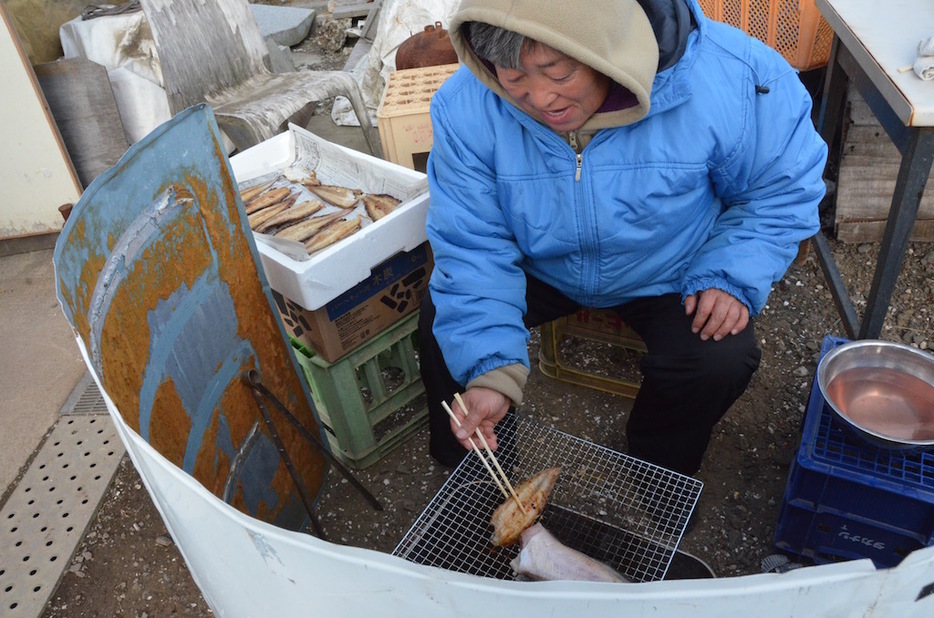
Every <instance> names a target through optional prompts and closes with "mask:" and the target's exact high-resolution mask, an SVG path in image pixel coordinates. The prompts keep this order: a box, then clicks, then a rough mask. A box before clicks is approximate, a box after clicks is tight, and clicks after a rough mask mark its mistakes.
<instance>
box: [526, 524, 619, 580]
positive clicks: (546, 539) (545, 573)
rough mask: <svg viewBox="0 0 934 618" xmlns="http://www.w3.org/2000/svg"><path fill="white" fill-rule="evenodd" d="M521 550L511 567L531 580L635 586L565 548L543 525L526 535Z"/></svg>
mask: <svg viewBox="0 0 934 618" xmlns="http://www.w3.org/2000/svg"><path fill="white" fill-rule="evenodd" d="M521 546H522V549H521V550H520V551H519V555H518V556H516V557H515V558H514V559H513V560H512V562H510V563H509V566H511V567H512V570H513V571H515V572H516V573H517V574H519V575H523V576H525V577H528V578H529V579H535V580H548V581H552V580H568V581H587V582H618V583H631V580H629V579H627V578H626V577H624V576H623V575H621V574H620V573H618V572H617V571H616V570H614V569H613V568H611V567H610V566H608V565H606V564H604V563H602V562H600V561H599V560H594V559H593V558H591V557H590V556H588V555H587V554H585V553H583V552H579V551H577V550H576V549H572V548H570V547H568V546H567V545H564V544H562V543H561V542H560V541H559V540H558V539H556V538H555V537H554V535H552V534H551V533H550V532H548V531H547V530H546V529H545V527H544V526H543V525H541V524H540V523H536V524H533V525H532V526H530V527H529V528H526V529H525V530H524V531H523V532H522V536H521Z"/></svg>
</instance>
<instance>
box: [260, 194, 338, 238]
mask: <svg viewBox="0 0 934 618" xmlns="http://www.w3.org/2000/svg"><path fill="white" fill-rule="evenodd" d="M322 208H324V202H322V201H320V200H305V201H304V202H299V203H298V204H295V205H294V206H291V207H289V208H286V209H284V210H282V211H280V212H279V213H277V214H275V215H273V216H272V217H270V218H269V219H267V220H266V221H265V222H264V223H263V224H262V225H259V226H257V227H256V228H254V229H255V230H256V231H257V232H265V231H266V230H271V229H272V228H274V227H278V226H280V225H286V224H290V223H297V222H299V221H302V220H304V219H307V218H308V217H310V216H311V215H313V214H315V213H316V212H318V211H319V210H321V209H322Z"/></svg>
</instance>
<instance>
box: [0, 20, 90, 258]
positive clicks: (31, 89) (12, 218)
mask: <svg viewBox="0 0 934 618" xmlns="http://www.w3.org/2000/svg"><path fill="white" fill-rule="evenodd" d="M0 17H2V19H0V84H2V89H0V240H2V239H6V238H16V237H21V236H31V235H35V234H44V233H50V232H58V231H60V230H61V229H62V223H63V222H64V220H63V219H62V215H61V213H60V212H59V210H58V207H59V206H61V205H62V204H65V203H74V202H76V201H78V197H79V196H80V195H81V189H80V184H79V182H78V178H77V175H76V174H75V172H74V168H73V167H72V165H71V160H70V159H69V158H68V155H67V151H66V150H65V148H64V146H63V145H62V142H61V137H60V135H59V133H58V129H57V128H56V127H55V123H54V122H53V121H52V120H51V115H50V114H49V112H48V108H47V106H46V104H45V98H44V97H43V96H42V91H41V90H40V89H39V87H38V84H37V82H36V77H35V75H34V74H33V71H32V66H31V65H30V64H29V61H28V59H27V58H26V56H25V54H24V53H23V51H22V47H21V45H20V43H19V38H18V37H17V34H16V31H15V30H14V29H13V25H12V22H11V20H10V16H9V14H8V13H7V10H6V8H5V7H4V6H3V3H2V2H0Z"/></svg>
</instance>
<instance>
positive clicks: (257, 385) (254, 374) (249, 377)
mask: <svg viewBox="0 0 934 618" xmlns="http://www.w3.org/2000/svg"><path fill="white" fill-rule="evenodd" d="M243 379H244V380H246V381H247V383H249V385H250V386H252V387H253V388H254V389H258V390H259V391H260V392H261V393H262V394H263V395H264V396H266V397H268V398H269V399H270V400H271V401H272V402H273V403H274V404H275V405H276V408H278V410H279V411H280V412H282V415H283V416H285V418H286V420H287V421H289V423H291V424H292V426H293V427H295V429H297V430H298V432H299V433H300V434H302V436H303V437H304V438H305V439H306V440H308V441H309V442H311V443H312V444H314V445H315V446H316V447H318V450H320V451H321V454H322V455H324V458H325V459H327V460H328V463H330V464H331V465H333V466H334V467H335V468H337V470H338V472H340V473H341V475H342V476H343V477H344V478H345V479H347V481H348V482H349V483H350V484H351V485H353V486H354V488H355V489H356V490H357V491H359V492H360V493H361V494H362V495H363V497H364V498H365V499H366V501H367V502H369V503H370V505H371V506H372V507H373V508H374V509H376V510H377V511H382V510H383V505H382V504H380V502H379V500H377V499H376V497H375V496H374V495H373V494H371V493H370V492H369V490H367V488H366V487H364V486H363V484H362V483H361V482H360V481H358V480H357V479H356V478H355V477H354V475H353V474H352V473H351V472H350V470H348V469H347V467H346V466H344V465H343V464H342V463H341V462H340V461H338V460H337V458H335V457H334V455H332V454H331V452H330V451H329V450H328V449H327V447H325V446H324V444H323V443H322V442H321V440H320V439H319V438H318V437H317V436H316V435H314V434H313V433H311V432H310V431H308V429H307V428H306V427H305V426H304V425H302V423H301V422H300V421H299V420H298V418H296V417H295V415H294V414H292V412H291V411H290V410H289V409H288V408H287V407H286V406H285V404H283V403H282V402H281V401H279V398H278V397H276V396H275V395H274V394H273V393H272V391H270V390H269V389H268V388H266V387H265V386H264V385H263V383H262V380H260V377H259V372H258V371H256V370H255V369H251V370H250V371H247V372H244V374H243Z"/></svg>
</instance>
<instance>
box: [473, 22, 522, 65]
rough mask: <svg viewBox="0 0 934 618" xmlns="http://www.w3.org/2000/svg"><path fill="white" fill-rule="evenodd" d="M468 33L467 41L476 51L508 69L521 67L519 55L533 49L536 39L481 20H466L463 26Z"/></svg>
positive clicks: (487, 59)
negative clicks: (523, 51) (524, 50)
mask: <svg viewBox="0 0 934 618" xmlns="http://www.w3.org/2000/svg"><path fill="white" fill-rule="evenodd" d="M461 27H462V28H464V30H465V33H466V35H467V37H466V38H467V41H468V42H469V43H470V47H471V48H472V49H473V51H474V53H475V54H477V56H479V57H480V58H481V59H482V60H486V61H488V62H492V63H493V64H495V65H497V66H501V67H504V68H506V69H520V68H522V65H521V64H520V63H519V56H520V54H521V53H522V50H523V49H532V48H534V47H535V45H536V41H534V40H532V39H530V38H528V37H526V36H524V35H522V34H519V33H518V32H513V31H512V30H507V29H505V28H501V27H499V26H493V25H490V24H486V23H483V22H481V21H468V22H464V25H463V26H461Z"/></svg>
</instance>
